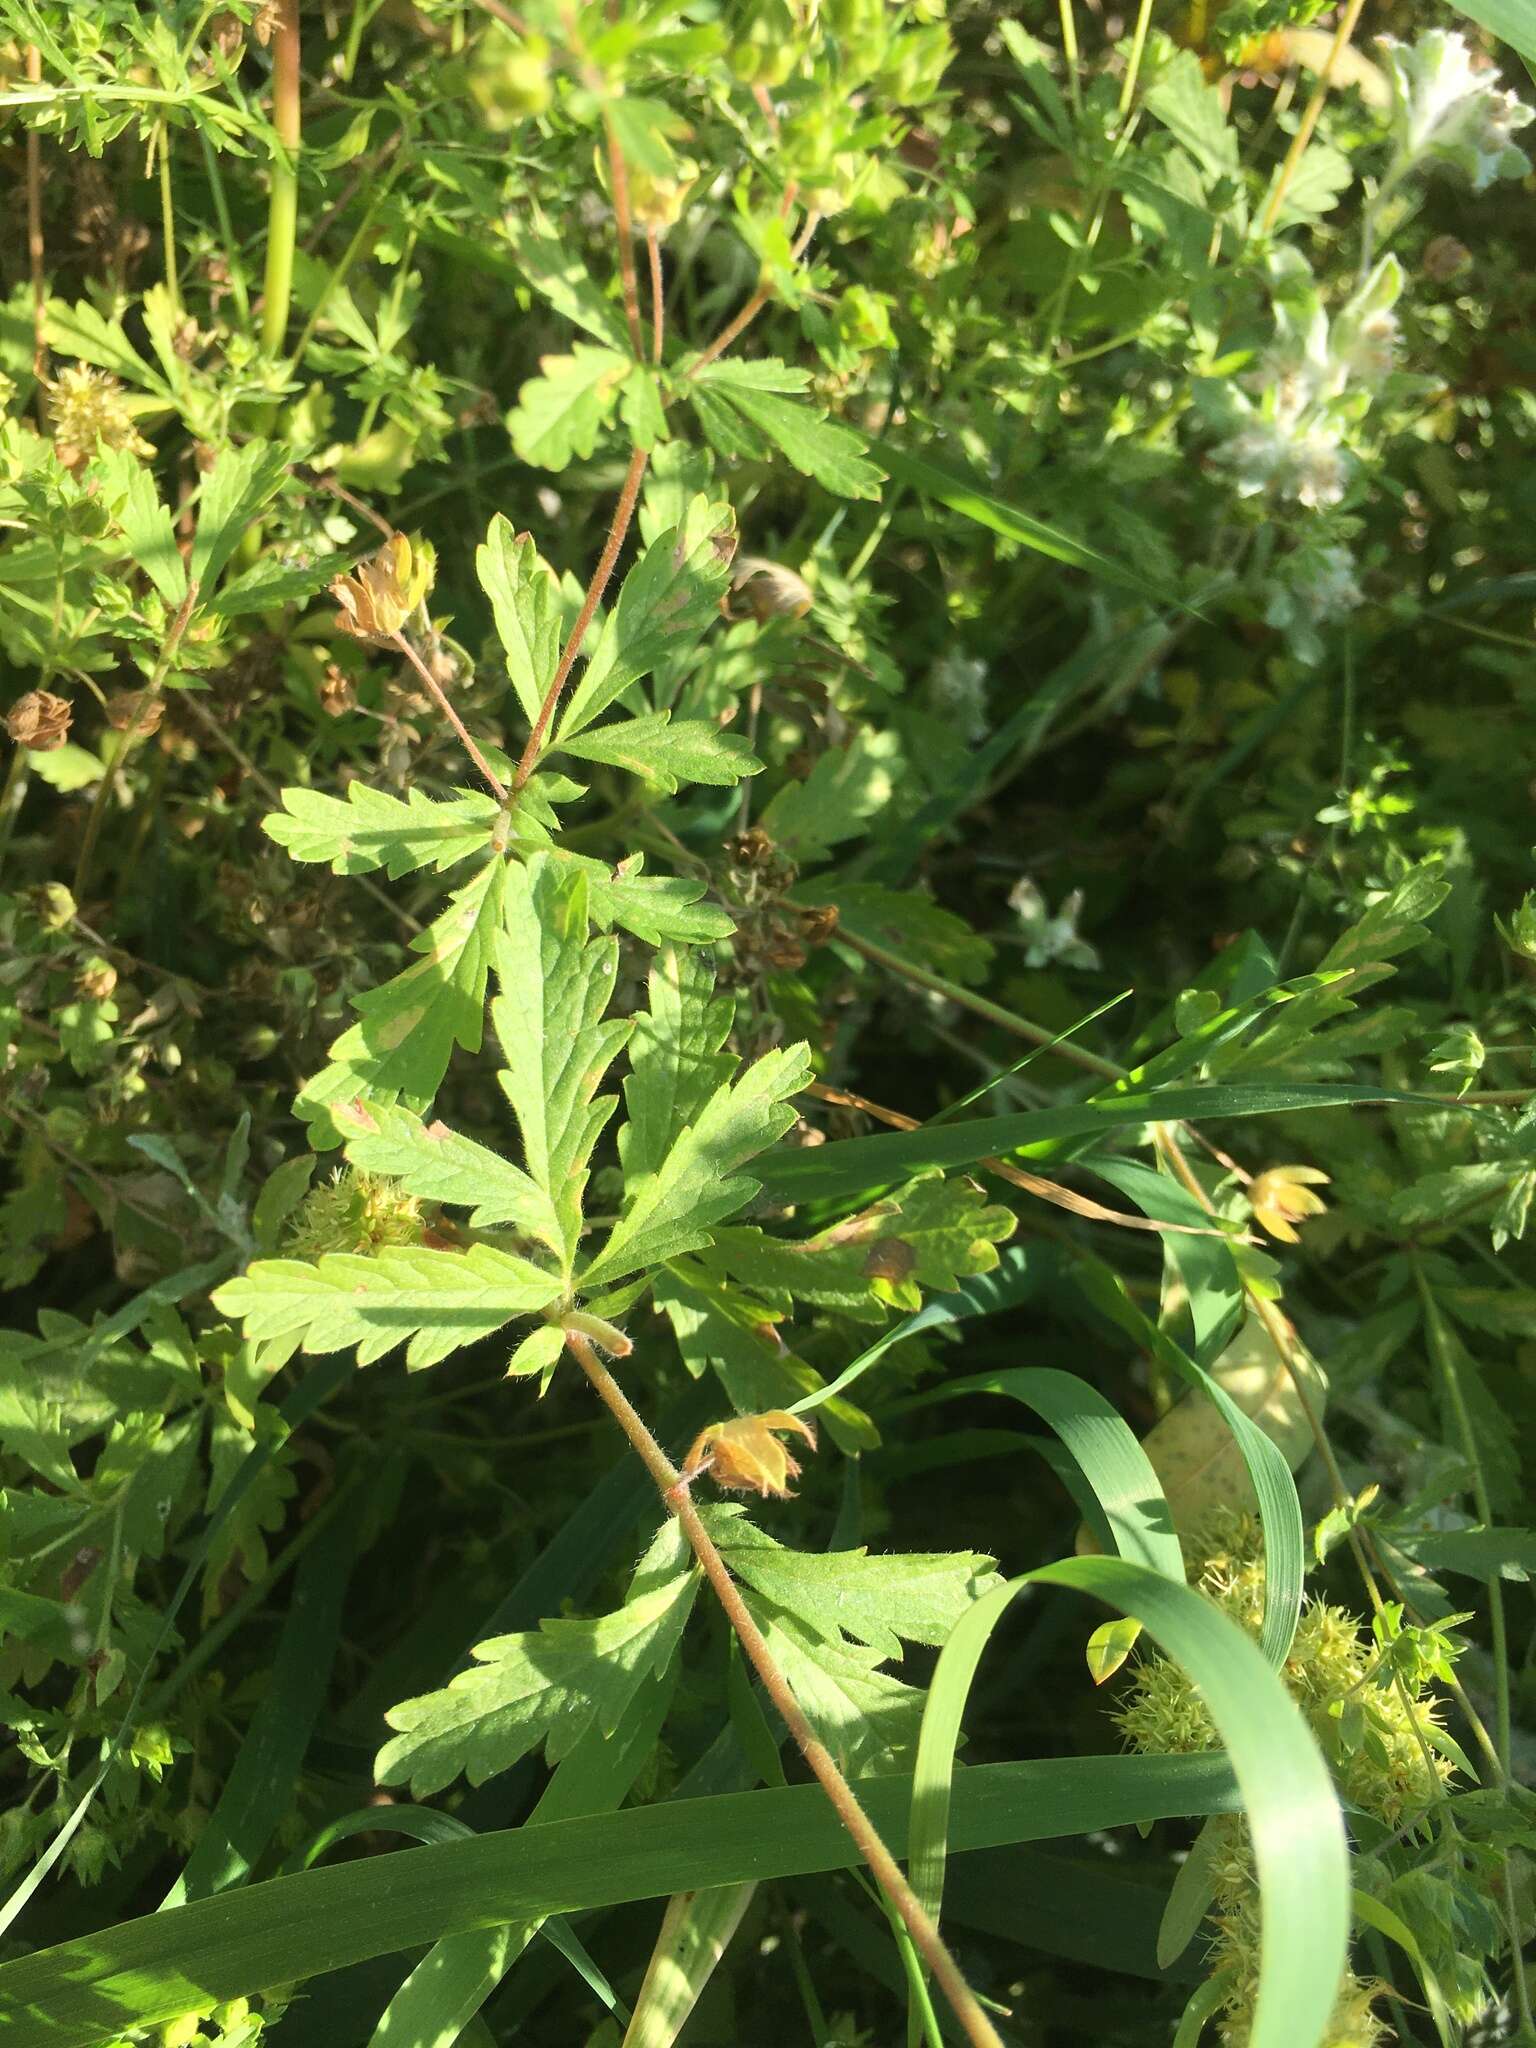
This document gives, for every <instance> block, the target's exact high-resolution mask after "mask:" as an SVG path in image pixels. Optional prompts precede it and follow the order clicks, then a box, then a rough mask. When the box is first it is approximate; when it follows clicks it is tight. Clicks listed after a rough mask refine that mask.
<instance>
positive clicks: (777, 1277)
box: [677, 1224, 885, 1328]
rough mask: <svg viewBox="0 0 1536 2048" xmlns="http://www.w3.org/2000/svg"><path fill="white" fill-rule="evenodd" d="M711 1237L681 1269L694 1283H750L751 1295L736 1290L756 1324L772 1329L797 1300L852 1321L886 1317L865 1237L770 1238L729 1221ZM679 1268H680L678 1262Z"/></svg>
mask: <svg viewBox="0 0 1536 2048" xmlns="http://www.w3.org/2000/svg"><path fill="white" fill-rule="evenodd" d="M712 1238H713V1242H712V1243H711V1244H710V1245H709V1247H708V1248H707V1249H706V1250H704V1251H701V1252H700V1253H699V1255H698V1260H697V1266H696V1268H695V1266H693V1265H692V1264H690V1266H689V1267H688V1268H687V1269H686V1273H685V1277H687V1278H688V1279H689V1281H690V1282H691V1284H693V1285H694V1286H698V1285H700V1284H703V1283H705V1282H707V1283H708V1284H710V1285H712V1286H714V1287H724V1286H725V1285H727V1284H728V1283H734V1284H735V1285H736V1287H738V1288H750V1289H751V1294H750V1295H741V1294H738V1296H737V1299H738V1300H739V1302H740V1303H741V1305H742V1310H743V1313H744V1314H745V1313H746V1312H747V1311H748V1309H749V1308H750V1309H751V1310H753V1311H755V1314H756V1320H757V1323H758V1324H759V1325H760V1326H767V1327H770V1328H771V1324H772V1322H774V1321H776V1320H777V1319H778V1318H779V1317H780V1316H784V1315H787V1314H789V1312H790V1310H791V1309H792V1308H793V1306H794V1304H795V1303H796V1302H800V1303H802V1304H803V1305H804V1306H805V1307H807V1308H835V1309H838V1310H840V1311H841V1312H842V1313H843V1314H844V1315H846V1316H851V1317H852V1318H853V1319H854V1321H855V1322H866V1323H878V1322H883V1321H884V1319H885V1309H884V1305H883V1302H882V1301H881V1300H880V1299H879V1298H878V1297H877V1295H876V1293H875V1280H874V1277H873V1271H876V1270H880V1269H881V1268H880V1262H879V1261H878V1260H876V1261H875V1262H874V1267H873V1270H872V1262H871V1257H870V1247H869V1243H868V1241H867V1239H866V1240H863V1241H851V1240H846V1239H844V1238H842V1237H841V1236H840V1235H839V1233H838V1231H837V1230H836V1229H833V1230H829V1231H826V1232H825V1233H824V1234H823V1235H822V1236H820V1237H813V1238H809V1239H807V1240H804V1241H801V1242H796V1241H794V1240H792V1239H788V1238H782V1237H773V1236H770V1234H769V1233H768V1232H767V1231H766V1230H758V1229H756V1228H755V1227H754V1226H752V1225H750V1224H734V1225H731V1226H730V1227H728V1228H726V1229H723V1230H717V1231H714V1232H713V1233H712ZM677 1270H678V1271H679V1272H685V1269H684V1268H682V1267H679V1268H678V1269H677Z"/></svg>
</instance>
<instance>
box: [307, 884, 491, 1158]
mask: <svg viewBox="0 0 1536 2048" xmlns="http://www.w3.org/2000/svg"><path fill="white" fill-rule="evenodd" d="M512 873H516V874H519V875H521V873H522V870H521V869H512V868H509V866H508V864H507V862H506V861H504V860H502V859H500V858H499V857H498V858H494V859H492V860H489V861H487V862H486V864H485V866H484V867H482V868H481V869H479V870H478V871H477V872H476V874H475V875H473V876H472V877H471V879H470V880H469V881H468V882H466V883H465V884H464V885H463V887H462V888H460V889H457V890H455V892H454V894H453V895H452V896H451V897H450V898H449V901H448V906H447V908H446V909H445V910H444V911H443V913H442V915H441V916H440V917H439V918H438V919H437V920H436V922H435V923H434V924H432V925H430V926H429V927H428V929H427V930H426V931H424V932H422V933H421V934H420V935H419V936H418V937H417V938H415V939H413V940H412V941H411V948H412V951H413V952H416V953H419V954H420V955H421V956H422V957H421V958H420V959H419V960H416V961H413V962H412V964H411V965H410V966H409V967H407V968H406V970H405V972H404V973H403V974H397V975H396V976H395V978H394V980H393V981H387V982H385V984H384V985H383V987H382V988H376V989H370V990H369V991H368V993H367V994H366V995H361V996H358V997H357V998H356V1001H355V1004H354V1007H355V1008H356V1010H357V1012H358V1021H357V1023H356V1024H354V1025H353V1026H352V1027H351V1029H350V1030H348V1031H344V1032H343V1033H342V1035H341V1037H340V1038H338V1039H337V1040H336V1043H335V1044H334V1045H333V1046H332V1047H331V1058H330V1064H329V1065H328V1066H325V1067H323V1068H322V1069H321V1070H320V1072H319V1073H318V1074H317V1075H316V1076H315V1078H314V1079H313V1080H312V1081H310V1082H309V1083H308V1084H307V1085H306V1086H305V1088H304V1089H303V1091H302V1092H301V1094H300V1095H299V1097H298V1099H297V1101H296V1102H295V1104H294V1107H295V1109H296V1111H297V1112H298V1114H299V1115H300V1116H302V1117H305V1118H307V1119H308V1120H309V1121H310V1123H311V1125H312V1127H313V1128H312V1130H311V1142H312V1143H313V1144H314V1145H315V1146H316V1147H317V1148H319V1149H322V1150H323V1149H324V1148H325V1147H327V1146H334V1145H338V1144H340V1142H341V1134H340V1132H339V1131H338V1130H337V1128H336V1126H335V1124H334V1122H333V1120H332V1115H331V1112H332V1110H333V1108H334V1106H335V1105H336V1104H337V1103H339V1102H351V1101H353V1100H354V1099H355V1098H356V1097H358V1096H360V1095H361V1096H366V1097H367V1098H368V1099H369V1101H370V1102H382V1103H384V1104H386V1105H388V1104H392V1103H395V1102H399V1101H404V1102H405V1103H407V1104H408V1105H409V1106H410V1107H411V1108H413V1109H425V1108H426V1106H427V1104H428V1103H429V1102H430V1101H431V1100H432V1097H433V1096H434V1095H435V1094H436V1093H437V1090H438V1087H439V1085H440V1083H441V1081H442V1078H443V1075H444V1074H445V1073H446V1072H447V1071H448V1062H449V1060H450V1059H451V1058H452V1056H453V1050H454V1047H455V1046H458V1047H460V1048H461V1049H462V1050H463V1051H465V1052H478V1051H479V1050H480V1040H481V1035H482V1032H483V1030H484V1022H485V990H486V983H487V981H488V979H489V975H490V966H491V954H492V942H493V939H494V937H495V935H496V933H497V932H498V931H500V929H501V925H502V919H503V917H504V915H505V911H506V902H507V878H508V875H509V874H512Z"/></svg>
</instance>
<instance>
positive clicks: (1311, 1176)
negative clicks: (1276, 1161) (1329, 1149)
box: [1248, 1166, 1328, 1244]
mask: <svg viewBox="0 0 1536 2048" xmlns="http://www.w3.org/2000/svg"><path fill="white" fill-rule="evenodd" d="M1327 1185H1328V1176H1327V1174H1326V1173H1322V1172H1320V1171H1319V1169H1318V1168H1317V1167H1315V1166H1272V1167H1270V1169H1269V1170H1268V1172H1267V1173H1261V1174H1260V1175H1259V1177H1258V1179H1257V1180H1256V1181H1255V1182H1254V1183H1253V1185H1252V1187H1251V1188H1249V1190H1248V1206H1249V1207H1250V1208H1251V1209H1252V1211H1253V1220H1254V1222H1255V1223H1258V1224H1260V1225H1262V1227H1263V1228H1264V1229H1265V1230H1267V1231H1268V1232H1269V1234H1270V1236H1271V1237H1278V1238H1279V1239H1280V1241H1281V1242H1282V1243H1283V1244H1300V1242H1301V1237H1300V1234H1299V1233H1298V1231H1297V1229H1296V1225H1297V1224H1298V1223H1300V1222H1301V1221H1302V1220H1303V1219H1304V1218H1305V1217H1308V1216H1321V1215H1322V1213H1323V1210H1324V1207H1325V1206H1326V1205H1325V1204H1324V1201H1323V1198H1322V1196H1321V1195H1316V1194H1314V1193H1313V1192H1312V1190H1313V1189H1314V1188H1315V1187H1326V1186H1327Z"/></svg>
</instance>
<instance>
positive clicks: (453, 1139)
mask: <svg viewBox="0 0 1536 2048" xmlns="http://www.w3.org/2000/svg"><path fill="white" fill-rule="evenodd" d="M335 1118H336V1122H337V1123H338V1124H339V1125H340V1127H341V1129H342V1131H343V1132H344V1134H345V1138H346V1153H347V1158H348V1159H349V1160H350V1161H351V1162H352V1164H353V1165H354V1166H360V1167H362V1168H364V1169H365V1170H366V1171H368V1172H370V1173H388V1174H393V1175H395V1176H397V1177H398V1178H399V1179H400V1180H401V1181H402V1182H403V1183H404V1186H405V1189H406V1191H407V1192H408V1193H410V1194H413V1195H416V1196H418V1197H419V1198H420V1199H421V1200H422V1201H424V1202H447V1203H450V1204H451V1205H453V1206H454V1207H457V1208H463V1209H472V1210H473V1211H474V1213H473V1215H472V1216H471V1217H470V1219H469V1222H470V1227H471V1228H472V1229H475V1230H484V1229H488V1228H489V1227H490V1226H491V1225H493V1224H497V1223H511V1224H515V1225H516V1226H517V1228H518V1229H519V1230H525V1231H528V1232H529V1233H530V1234H531V1235H533V1236H535V1237H538V1238H540V1239H541V1240H542V1241H544V1242H545V1243H548V1242H550V1240H551V1238H552V1237H553V1236H554V1235H555V1225H554V1218H553V1212H552V1209H551V1205H550V1200H549V1197H548V1195H547V1194H545V1192H544V1190H543V1189H542V1188H541V1187H539V1186H538V1185H537V1184H536V1183H535V1182H534V1181H532V1180H530V1179H529V1178H528V1176H527V1174H526V1173H524V1172H523V1171H522V1169H521V1168H520V1167H517V1166H514V1165H513V1164H512V1162H511V1161H510V1160H508V1159H503V1158H502V1157H501V1156H500V1154H499V1153H496V1152H493V1151H492V1150H491V1149H490V1147H489V1146H488V1145H481V1144H477V1143H476V1141H475V1140H474V1139H473V1138H464V1137H460V1136H459V1134H458V1133H457V1132H456V1131H450V1130H449V1129H448V1127H447V1125H446V1124H441V1123H430V1124H429V1123H423V1121H422V1119H421V1118H420V1117H419V1116H417V1115H416V1113H415V1112H414V1111H413V1110H408V1109H385V1108H383V1107H382V1106H381V1107H379V1108H377V1109H374V1108H370V1107H369V1105H368V1104H366V1103H363V1102H353V1103H338V1104H337V1106H336V1110H335Z"/></svg>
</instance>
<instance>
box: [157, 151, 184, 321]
mask: <svg viewBox="0 0 1536 2048" xmlns="http://www.w3.org/2000/svg"><path fill="white" fill-rule="evenodd" d="M156 136H157V142H156V147H157V150H158V154H159V166H158V168H159V173H160V241H161V246H162V248H163V249H164V251H165V255H164V263H165V290H166V295H167V297H168V298H169V299H170V302H171V314H172V317H173V318H174V319H176V320H178V321H179V320H180V318H181V285H180V282H179V281H178V278H177V263H176V200H175V194H174V193H173V192H172V189H171V131H170V128H169V127H168V126H167V124H166V123H165V122H164V121H162V122H161V123H160V126H159V128H158V130H157V131H156Z"/></svg>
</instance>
